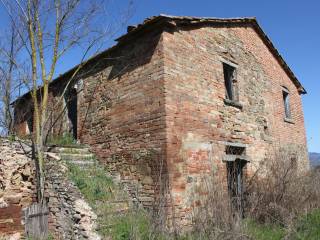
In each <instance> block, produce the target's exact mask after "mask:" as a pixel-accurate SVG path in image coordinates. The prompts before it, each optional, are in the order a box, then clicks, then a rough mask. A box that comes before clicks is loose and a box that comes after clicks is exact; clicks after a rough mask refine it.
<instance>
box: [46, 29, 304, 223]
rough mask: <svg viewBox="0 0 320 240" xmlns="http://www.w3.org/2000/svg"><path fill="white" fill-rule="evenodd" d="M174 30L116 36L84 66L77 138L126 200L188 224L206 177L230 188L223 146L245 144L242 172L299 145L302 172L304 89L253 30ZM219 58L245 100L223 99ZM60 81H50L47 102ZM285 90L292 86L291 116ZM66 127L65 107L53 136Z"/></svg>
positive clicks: (58, 89)
mask: <svg viewBox="0 0 320 240" xmlns="http://www.w3.org/2000/svg"><path fill="white" fill-rule="evenodd" d="M170 28H171V29H170V30H169V31H165V32H163V33H160V30H159V31H157V30H156V28H155V29H153V30H151V31H150V30H149V31H147V32H144V33H142V34H140V35H139V36H135V38H134V39H133V40H128V41H126V42H125V44H122V43H121V42H120V43H119V45H118V46H117V47H115V48H112V49H111V50H109V51H108V52H107V53H105V54H103V55H100V56H99V57H98V58H97V60H96V61H93V62H91V63H90V65H89V66H86V68H85V70H84V72H83V73H82V74H80V76H79V77H78V78H77V84H76V86H77V90H78V106H77V107H78V122H77V125H78V132H77V135H78V138H79V140H80V141H81V143H84V144H88V145H90V147H91V149H92V150H93V151H94V153H95V154H96V155H97V157H98V159H99V161H100V162H102V163H104V164H105V165H106V167H107V169H108V170H109V171H111V172H112V173H114V175H118V176H119V178H120V179H121V180H122V181H123V182H125V183H126V184H127V186H128V189H129V191H130V193H131V195H132V197H134V198H136V199H137V201H140V202H141V203H142V204H143V205H144V206H147V207H151V206H153V207H154V206H155V205H156V204H158V203H157V202H162V203H163V202H165V205H168V206H170V207H169V208H168V209H167V211H168V212H167V213H166V214H169V215H170V216H172V217H173V218H174V219H176V220H178V222H180V223H182V225H185V224H188V222H190V220H191V218H192V211H193V208H194V207H195V206H197V205H199V201H201V198H202V197H203V196H205V195H206V191H202V190H199V187H201V186H204V185H205V181H206V178H207V177H210V176H211V175H212V174H213V175H214V176H215V177H217V178H219V179H220V180H221V181H222V182H223V183H224V184H225V185H226V179H227V177H226V173H227V170H226V163H225V162H224V161H223V160H222V159H223V157H224V155H225V154H226V153H225V150H226V146H227V144H229V143H230V142H231V143H241V144H243V146H245V147H246V154H247V155H248V157H249V160H250V162H249V163H248V164H247V166H246V171H247V173H248V174H250V173H253V172H254V171H255V170H256V169H258V168H259V165H260V163H261V162H263V161H265V160H266V159H267V158H268V157H270V155H272V154H273V153H276V152H277V151H278V150H279V149H287V150H288V151H295V152H298V155H297V158H298V163H299V164H300V168H301V169H306V168H307V150H306V135H305V129H304V120H303V111H302V103H301V96H300V95H299V93H298V91H297V89H296V87H295V85H294V84H293V83H292V81H291V80H290V78H289V76H288V75H287V74H286V72H285V71H284V70H283V69H282V67H281V66H280V64H279V63H278V61H277V60H276V58H275V57H274V56H273V55H272V53H271V52H270V51H269V49H268V48H267V46H266V45H265V44H264V42H263V41H262V40H261V38H260V37H259V36H258V34H257V33H256V32H255V30H254V29H253V28H251V27H250V26H244V25H242V26H241V27H240V26H239V25H228V26H223V25H219V26H214V27H211V26H210V25H202V26H201V25H197V26H195V27H191V26H189V27H186V26H184V27H179V26H178V27H177V26H175V27H172V26H171V27H170ZM222 62H228V63H232V64H235V65H236V66H237V70H236V71H237V85H238V93H239V103H240V105H241V106H242V107H239V106H238V107H237V106H230V105H229V104H226V103H225V101H224V100H225V86H224V74H223V64H222ZM64 84H65V83H63V84H61V85H59V84H56V85H55V86H56V88H54V87H53V88H52V91H53V92H52V99H53V100H52V101H53V102H54V101H56V100H57V99H59V98H60V97H59V96H60V95H61V93H62V90H61V88H62V87H63V86H64ZM282 87H286V88H287V89H288V90H289V93H290V105H291V113H292V122H290V123H289V122H286V121H284V115H285V114H284V104H283V99H282ZM64 104H65V103H64V102H62V103H61V105H59V106H60V107H61V108H62V109H63V107H64ZM59 106H58V107H59ZM58 112H60V111H59V109H58V110H56V109H55V110H54V115H56V114H57V113H58ZM68 124H69V123H68V119H67V117H66V115H65V114H64V115H63V116H62V117H61V118H60V119H59V120H58V121H57V122H56V125H55V128H54V130H53V133H54V134H61V133H62V132H65V131H68ZM167 188H169V189H170V191H167V190H168V189H167ZM162 191H163V192H164V193H168V194H164V196H163V195H162V194H163V193H162ZM160 192H161V194H159V193H160ZM157 196H160V197H157ZM161 198H164V199H161ZM158 200H159V201H158ZM169 203H170V204H169Z"/></svg>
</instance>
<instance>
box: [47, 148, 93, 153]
mask: <svg viewBox="0 0 320 240" xmlns="http://www.w3.org/2000/svg"><path fill="white" fill-rule="evenodd" d="M49 150H50V152H54V153H72V154H90V150H89V149H88V148H86V147H53V148H49Z"/></svg>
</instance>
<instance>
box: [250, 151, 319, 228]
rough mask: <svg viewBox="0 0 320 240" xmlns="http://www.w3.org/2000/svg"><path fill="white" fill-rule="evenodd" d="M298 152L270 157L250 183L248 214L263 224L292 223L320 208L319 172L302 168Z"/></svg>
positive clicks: (284, 152)
mask: <svg viewBox="0 0 320 240" xmlns="http://www.w3.org/2000/svg"><path fill="white" fill-rule="evenodd" d="M297 156H298V155H296V154H292V153H289V152H287V151H280V152H278V153H277V154H276V155H274V156H273V157H271V158H270V159H266V161H265V162H264V164H263V165H261V166H260V167H259V168H258V170H257V172H256V173H255V174H254V175H253V176H252V178H251V179H249V181H248V182H247V198H246V203H247V207H246V211H247V216H248V217H251V218H253V219H255V220H256V221H258V222H261V223H275V224H280V225H282V226H289V225H290V224H291V223H292V222H293V221H294V219H295V218H296V217H297V216H299V215H301V214H303V213H307V212H309V211H311V210H312V209H314V208H318V207H320V202H319V199H320V191H319V189H318V187H317V185H319V183H320V177H319V174H316V173H315V172H314V171H310V172H305V171H301V169H299V168H298V164H297V159H298V157H297Z"/></svg>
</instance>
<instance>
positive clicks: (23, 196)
mask: <svg viewBox="0 0 320 240" xmlns="http://www.w3.org/2000/svg"><path fill="white" fill-rule="evenodd" d="M30 151H31V148H30V147H28V146H27V145H25V144H22V143H19V142H11V141H9V140H7V139H0V239H2V238H4V239H21V238H22V237H23V236H24V221H23V210H24V209H25V208H26V207H28V206H29V205H30V204H32V202H35V201H36V191H35V185H34V176H35V174H34V165H33V162H32V161H31V158H30V157H28V154H29V153H30ZM48 160H49V161H48V164H47V175H46V176H47V188H46V197H47V198H48V206H49V211H50V215H49V231H50V233H51V234H52V235H53V237H54V239H100V237H99V236H98V235H97V234H96V233H95V219H96V215H95V214H94V212H93V211H92V209H91V208H90V206H89V205H88V204H87V203H86V202H85V201H84V199H83V197H82V195H81V193H80V191H79V190H78V189H77V187H76V186H75V185H74V184H73V183H72V182H71V181H69V180H68V176H67V170H68V169H67V167H66V166H65V165H64V163H63V162H62V161H61V160H59V158H57V157H54V156H53V155H51V157H50V156H49V157H48Z"/></svg>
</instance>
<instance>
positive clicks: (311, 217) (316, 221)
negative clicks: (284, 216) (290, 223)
mask: <svg viewBox="0 0 320 240" xmlns="http://www.w3.org/2000/svg"><path fill="white" fill-rule="evenodd" d="M292 239H295V240H298V239H303V240H318V239H320V209H317V210H314V211H313V212H311V213H309V214H306V215H305V216H302V217H301V218H300V219H298V221H297V224H296V231H295V233H294V234H293V237H292Z"/></svg>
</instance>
